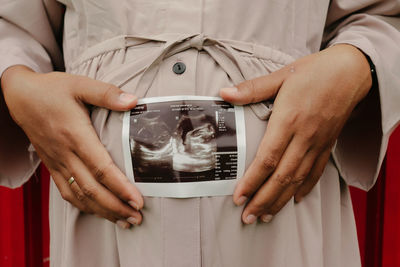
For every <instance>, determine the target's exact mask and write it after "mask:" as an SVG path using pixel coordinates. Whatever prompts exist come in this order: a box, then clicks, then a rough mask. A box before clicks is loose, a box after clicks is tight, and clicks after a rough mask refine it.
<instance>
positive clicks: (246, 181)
mask: <svg viewBox="0 0 400 267" xmlns="http://www.w3.org/2000/svg"><path fill="white" fill-rule="evenodd" d="M289 126H290V125H289V123H288V122H286V120H284V119H283V116H281V115H280V114H279V113H275V114H272V116H271V119H270V121H269V123H268V126H267V129H266V132H265V135H264V137H263V139H262V140H261V142H260V146H259V148H258V151H257V154H256V156H255V158H254V160H253V162H252V163H251V164H250V166H249V168H248V169H247V170H246V172H245V174H244V176H243V177H242V178H241V179H240V180H239V181H238V183H237V185H236V188H235V192H234V194H233V201H234V202H235V204H236V205H239V206H240V205H243V204H244V203H245V202H246V201H247V199H249V198H250V197H251V196H252V195H253V194H254V192H256V191H257V189H258V188H259V187H260V186H261V185H262V184H263V183H264V182H265V180H266V179H267V178H268V177H269V176H270V174H271V173H272V172H273V171H274V170H275V168H276V167H277V166H278V163H279V161H280V159H281V157H282V155H283V153H284V151H285V150H286V148H287V146H288V144H289V142H290V140H291V138H292V131H291V130H290V127H289Z"/></svg>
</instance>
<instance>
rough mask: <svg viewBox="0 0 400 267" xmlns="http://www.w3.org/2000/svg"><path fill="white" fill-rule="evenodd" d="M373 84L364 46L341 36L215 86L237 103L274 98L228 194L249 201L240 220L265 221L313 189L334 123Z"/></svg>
mask: <svg viewBox="0 0 400 267" xmlns="http://www.w3.org/2000/svg"><path fill="white" fill-rule="evenodd" d="M371 86H372V78H371V73H370V67H369V64H368V61H367V59H366V57H365V56H364V54H363V53H362V52H361V51H360V50H358V49H357V48H355V47H353V46H351V45H346V44H342V45H336V46H333V47H331V48H328V49H326V50H323V51H321V52H319V53H315V54H312V55H309V56H306V57H303V58H301V59H299V60H297V61H295V62H294V63H292V64H290V65H289V66H286V67H284V68H282V69H281V70H279V71H276V72H274V73H271V74H269V75H266V76H262V77H259V78H256V79H253V80H249V81H245V82H243V83H241V84H238V85H237V86H236V87H235V88H223V89H221V91H220V95H221V97H222V98H224V99H225V100H226V101H228V102H231V103H235V104H240V105H244V104H248V103H256V102H260V101H262V100H266V99H271V98H275V101H274V108H273V112H272V115H271V117H270V120H269V123H268V126H267V129H266V132H265V135H264V137H263V139H262V141H261V143H260V145H259V149H258V152H257V155H256V157H255V159H254V160H253V162H252V163H251V165H250V167H249V168H248V169H247V170H246V172H245V174H244V176H243V178H242V179H240V180H239V182H238V184H237V186H236V189H235V192H234V195H233V200H234V202H235V204H237V205H244V204H245V203H246V202H247V204H246V206H245V208H244V211H243V213H242V221H243V222H244V223H246V224H251V223H254V222H255V221H256V220H257V218H260V219H261V221H264V222H269V221H271V219H272V218H273V216H274V215H275V214H276V213H277V212H278V211H280V210H281V209H282V207H284V206H285V205H286V203H287V202H288V201H289V200H290V199H291V198H292V197H293V196H294V197H295V201H297V202H299V201H300V200H301V199H302V198H303V197H304V196H305V195H307V194H308V193H309V192H310V191H311V189H312V188H313V187H314V186H315V184H316V183H317V182H318V180H319V178H320V176H321V175H322V173H323V171H324V168H325V165H326V164H327V162H328V160H329V157H330V153H331V149H332V147H333V145H334V143H335V141H336V139H337V138H338V136H339V133H340V131H341V130H342V128H343V126H344V124H345V123H346V121H347V120H348V118H349V116H350V114H351V113H352V111H353V109H354V108H355V106H356V105H357V104H358V103H359V102H360V101H361V100H362V99H363V98H364V97H365V96H366V95H367V93H368V92H369V90H370V88H371Z"/></svg>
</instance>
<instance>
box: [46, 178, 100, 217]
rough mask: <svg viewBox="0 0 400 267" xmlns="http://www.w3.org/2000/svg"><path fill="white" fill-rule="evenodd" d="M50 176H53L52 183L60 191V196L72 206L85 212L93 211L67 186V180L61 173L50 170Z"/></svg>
mask: <svg viewBox="0 0 400 267" xmlns="http://www.w3.org/2000/svg"><path fill="white" fill-rule="evenodd" d="M50 173H51V177H52V178H53V181H54V183H55V184H56V186H57V188H58V190H59V191H60V194H61V197H62V198H63V199H64V200H66V201H68V202H69V203H71V204H72V205H73V206H75V207H77V208H78V209H79V210H81V211H83V212H86V213H93V211H92V210H91V209H90V208H88V207H87V206H86V205H84V204H83V203H82V202H80V201H79V200H78V198H77V197H76V196H75V194H74V192H73V191H72V189H71V187H70V186H69V184H68V182H66V181H65V178H64V176H63V175H62V174H60V173H59V172H56V171H50Z"/></svg>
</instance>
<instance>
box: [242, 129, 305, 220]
mask: <svg viewBox="0 0 400 267" xmlns="http://www.w3.org/2000/svg"><path fill="white" fill-rule="evenodd" d="M302 140H303V139H302V138H301V137H298V136H296V137H295V138H293V140H292V141H291V142H290V144H289V146H288V148H287V150H286V151H285V153H284V154H283V156H282V159H281V161H280V162H279V164H278V167H277V168H276V170H275V171H274V173H273V174H272V175H271V176H270V178H269V179H268V181H267V182H265V183H264V184H263V185H262V186H261V187H260V188H259V189H258V191H257V192H256V193H255V195H254V196H253V198H252V199H251V200H250V202H249V203H248V204H247V206H246V208H245V209H244V211H243V214H242V219H243V222H244V223H253V222H254V221H255V218H257V217H258V216H260V215H261V214H262V212H263V211H264V210H267V209H268V208H269V207H270V206H271V205H272V204H273V203H274V202H275V201H276V200H277V199H278V198H279V197H280V196H281V194H282V193H283V192H284V191H285V190H287V188H288V187H289V186H291V185H293V184H294V183H295V182H296V181H295V179H294V176H295V174H296V171H297V169H298V167H299V166H300V164H301V163H302V161H303V159H304V156H305V155H306V153H307V151H308V146H307V144H306V143H304V142H303V141H302Z"/></svg>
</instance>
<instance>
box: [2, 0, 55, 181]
mask: <svg viewBox="0 0 400 267" xmlns="http://www.w3.org/2000/svg"><path fill="white" fill-rule="evenodd" d="M0 6H1V8H0V58H1V60H0V79H1V76H2V74H3V72H4V71H5V70H6V69H7V68H9V67H11V66H14V65H25V66H27V67H30V68H31V69H33V70H34V71H36V72H50V71H52V70H53V69H54V68H57V69H62V66H63V63H62V56H61V52H60V48H59V46H58V43H57V38H56V36H57V35H58V33H59V29H60V27H61V25H62V24H61V21H62V14H63V7H62V6H61V5H59V4H57V3H56V2H55V1H44V2H42V1H40V0H12V1H11V0H0ZM0 92H2V91H1V90H0ZM0 129H1V131H0V185H1V186H7V187H17V186H20V185H22V184H23V183H24V182H25V181H27V180H28V179H29V177H30V176H31V175H32V174H33V173H34V171H35V170H36V168H37V166H38V165H39V158H38V157H37V155H36V153H35V152H34V151H32V150H30V149H29V147H30V142H29V140H28V138H27V137H26V136H25V134H24V133H23V131H22V130H21V129H20V128H19V127H18V126H17V125H16V124H15V123H14V122H13V120H12V119H11V117H10V115H9V112H8V109H7V106H6V104H5V102H4V97H3V95H2V94H0Z"/></svg>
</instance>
